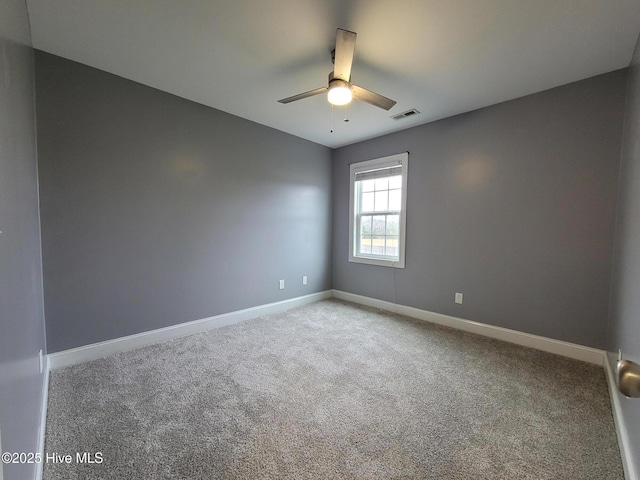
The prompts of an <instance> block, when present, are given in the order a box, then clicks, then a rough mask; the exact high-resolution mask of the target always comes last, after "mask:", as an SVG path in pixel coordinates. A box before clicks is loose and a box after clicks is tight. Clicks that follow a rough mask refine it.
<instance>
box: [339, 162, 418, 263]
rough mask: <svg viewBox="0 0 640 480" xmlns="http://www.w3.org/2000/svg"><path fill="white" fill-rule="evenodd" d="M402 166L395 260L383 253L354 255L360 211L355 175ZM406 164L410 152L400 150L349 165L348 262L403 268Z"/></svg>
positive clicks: (405, 224) (405, 217)
mask: <svg viewBox="0 0 640 480" xmlns="http://www.w3.org/2000/svg"><path fill="white" fill-rule="evenodd" d="M398 165H400V166H401V175H402V192H401V203H400V208H401V210H400V224H399V226H398V249H399V251H398V259H397V260H390V259H389V257H388V256H385V255H375V254H362V253H360V254H357V247H358V245H357V242H358V238H359V235H358V231H357V230H358V220H357V219H358V215H359V211H360V205H359V203H360V199H359V196H360V195H359V192H358V191H357V189H356V174H357V173H360V172H367V171H372V170H378V169H383V168H390V167H396V166H398ZM408 165H409V153H408V152H403V153H398V154H396V155H390V156H388V157H382V158H375V159H373V160H367V161H364V162H358V163H352V164H351V165H350V166H349V171H350V172H349V173H350V179H349V261H350V262H355V263H367V264H369V265H379V266H383V267H393V268H404V263H405V238H406V226H407V168H408Z"/></svg>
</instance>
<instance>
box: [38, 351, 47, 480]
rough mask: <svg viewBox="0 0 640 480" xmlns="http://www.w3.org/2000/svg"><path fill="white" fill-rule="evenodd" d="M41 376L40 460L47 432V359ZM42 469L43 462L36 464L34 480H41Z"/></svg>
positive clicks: (43, 455) (42, 455) (42, 456)
mask: <svg viewBox="0 0 640 480" xmlns="http://www.w3.org/2000/svg"><path fill="white" fill-rule="evenodd" d="M43 373H44V375H43V376H42V402H41V404H40V426H39V431H38V452H39V453H40V458H45V452H44V441H45V433H46V431H47V406H48V404H49V358H48V357H47V356H45V357H44V364H43ZM43 468H44V461H41V462H39V463H37V464H36V476H35V478H36V480H42V470H43Z"/></svg>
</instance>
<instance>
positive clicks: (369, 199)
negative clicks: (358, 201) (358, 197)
mask: <svg viewBox="0 0 640 480" xmlns="http://www.w3.org/2000/svg"><path fill="white" fill-rule="evenodd" d="M373 195H374V194H373V192H367V193H363V194H362V209H361V211H362V212H373Z"/></svg>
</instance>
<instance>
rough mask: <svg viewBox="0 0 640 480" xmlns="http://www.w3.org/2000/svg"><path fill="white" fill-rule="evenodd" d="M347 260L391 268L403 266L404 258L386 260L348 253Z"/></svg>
mask: <svg viewBox="0 0 640 480" xmlns="http://www.w3.org/2000/svg"><path fill="white" fill-rule="evenodd" d="M349 261H350V262H353V263H365V264H368V265H377V266H379V267H392V268H404V259H400V260H386V259H383V258H376V257H363V256H357V257H356V256H355V255H349Z"/></svg>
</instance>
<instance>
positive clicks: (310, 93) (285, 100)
mask: <svg viewBox="0 0 640 480" xmlns="http://www.w3.org/2000/svg"><path fill="white" fill-rule="evenodd" d="M327 90H329V88H328V87H322V88H316V89H315V90H309V91H308V92H304V93H299V94H297V95H294V96H292V97H287V98H283V99H282V100H278V102H280V103H291V102H295V101H296V100H302V99H303V98H307V97H313V96H314V95H320V94H321V93H325V92H326V91H327Z"/></svg>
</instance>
